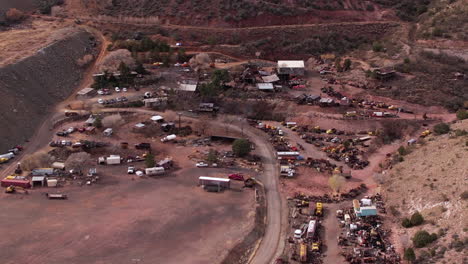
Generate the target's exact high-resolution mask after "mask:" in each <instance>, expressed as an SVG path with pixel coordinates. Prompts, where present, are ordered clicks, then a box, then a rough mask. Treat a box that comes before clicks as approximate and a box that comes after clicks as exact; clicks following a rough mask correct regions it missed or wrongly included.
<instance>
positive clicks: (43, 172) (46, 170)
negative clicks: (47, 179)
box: [31, 168, 54, 176]
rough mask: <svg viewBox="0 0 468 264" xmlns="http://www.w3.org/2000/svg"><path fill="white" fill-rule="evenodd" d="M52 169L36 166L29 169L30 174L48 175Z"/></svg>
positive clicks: (51, 173) (52, 171)
mask: <svg viewBox="0 0 468 264" xmlns="http://www.w3.org/2000/svg"><path fill="white" fill-rule="evenodd" d="M53 174H54V169H53V168H37V169H33V170H32V171H31V175H32V176H48V175H53Z"/></svg>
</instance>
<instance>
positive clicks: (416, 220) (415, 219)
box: [410, 211, 424, 226]
mask: <svg viewBox="0 0 468 264" xmlns="http://www.w3.org/2000/svg"><path fill="white" fill-rule="evenodd" d="M410 221H411V225H412V226H418V225H420V224H422V223H423V222H424V217H423V216H422V215H421V214H420V213H419V212H418V211H416V212H415V213H414V214H413V215H412V216H411V220H410Z"/></svg>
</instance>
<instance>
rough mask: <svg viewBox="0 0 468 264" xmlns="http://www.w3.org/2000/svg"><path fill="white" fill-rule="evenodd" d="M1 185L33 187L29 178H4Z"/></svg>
mask: <svg viewBox="0 0 468 264" xmlns="http://www.w3.org/2000/svg"><path fill="white" fill-rule="evenodd" d="M1 185H2V187H8V186H17V187H23V188H31V182H30V181H28V180H9V179H3V180H2V183H1Z"/></svg>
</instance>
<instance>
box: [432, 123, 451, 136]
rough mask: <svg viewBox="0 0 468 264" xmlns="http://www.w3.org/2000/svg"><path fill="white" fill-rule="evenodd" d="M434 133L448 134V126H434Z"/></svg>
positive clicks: (444, 124) (441, 124) (443, 124)
mask: <svg viewBox="0 0 468 264" xmlns="http://www.w3.org/2000/svg"><path fill="white" fill-rule="evenodd" d="M434 132H435V133H436V134H437V135H442V134H447V133H448V132H450V125H449V124H446V123H440V124H437V125H435V126H434Z"/></svg>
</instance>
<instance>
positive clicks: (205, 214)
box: [0, 166, 254, 263]
mask: <svg viewBox="0 0 468 264" xmlns="http://www.w3.org/2000/svg"><path fill="white" fill-rule="evenodd" d="M121 167H123V166H121ZM116 168H117V167H112V168H109V167H107V168H106V167H104V166H102V167H99V168H98V169H99V170H100V174H101V175H103V176H102V181H101V182H100V183H99V184H96V185H93V186H85V187H78V186H68V187H64V188H61V189H58V190H57V191H60V192H64V193H67V194H68V196H69V200H65V201H54V200H47V199H46V198H45V196H44V195H43V192H46V191H48V192H51V189H36V190H34V191H32V193H31V194H29V195H27V196H22V194H15V195H8V194H2V195H1V197H2V199H0V204H1V206H2V208H3V209H4V210H2V213H0V217H1V219H3V220H2V227H0V232H1V233H2V235H3V236H4V237H8V238H9V239H2V241H1V242H0V252H1V254H0V255H1V257H2V262H3V263H133V262H135V261H138V260H139V262H138V263H216V262H221V261H222V259H223V257H224V256H225V255H226V254H227V252H228V250H229V249H230V248H232V247H233V246H234V244H235V243H236V242H237V241H238V240H240V239H241V238H243V237H244V236H245V235H246V234H247V233H248V231H249V230H250V229H251V227H252V224H253V218H254V213H253V211H252V207H253V199H254V194H253V192H252V191H251V190H244V191H236V190H231V191H225V192H224V193H207V192H205V191H203V190H202V189H201V188H200V187H197V186H196V184H197V177H198V176H200V175H201V173H203V175H210V174H213V173H219V172H223V173H226V171H224V170H222V169H186V170H182V171H179V172H178V173H177V174H176V175H175V176H167V177H163V178H147V179H135V180H132V176H130V175H126V174H123V173H121V174H119V173H111V172H113V171H115V169H116ZM202 170H203V171H202ZM120 171H125V168H120ZM54 191H55V190H54ZM13 227H14V228H13ZM208 238H209V239H208ZM132 261H133V262H132Z"/></svg>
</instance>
